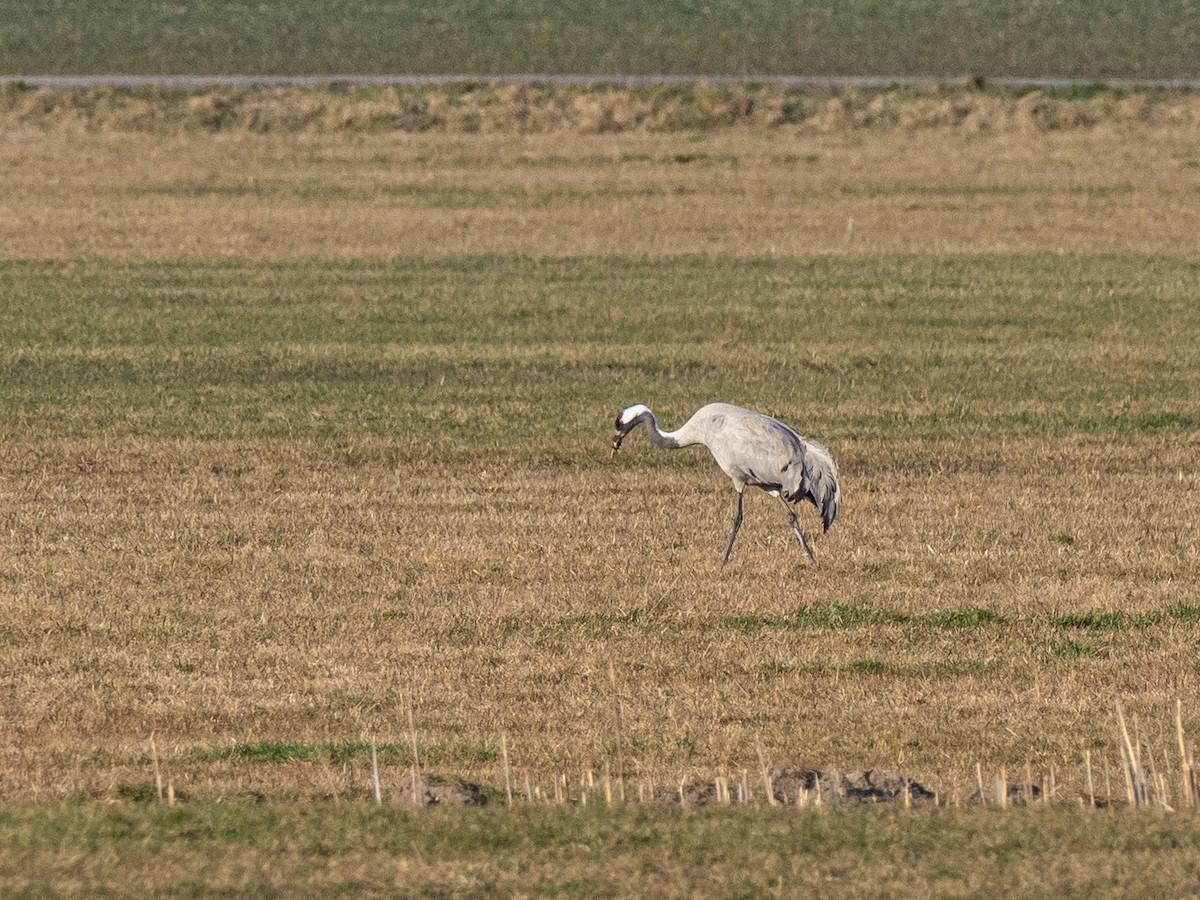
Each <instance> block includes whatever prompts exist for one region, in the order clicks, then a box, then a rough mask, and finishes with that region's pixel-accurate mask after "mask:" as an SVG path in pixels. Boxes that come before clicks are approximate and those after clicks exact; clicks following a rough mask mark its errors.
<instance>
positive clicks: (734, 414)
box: [612, 403, 842, 566]
mask: <svg viewBox="0 0 1200 900" xmlns="http://www.w3.org/2000/svg"><path fill="white" fill-rule="evenodd" d="M639 425H645V426H646V431H647V432H648V433H649V435H650V440H651V441H652V442H653V443H654V444H655V446H658V447H662V448H663V449H665V450H678V449H679V448H681V447H690V446H692V445H693V444H703V445H704V446H705V447H707V448H708V450H709V452H710V453H711V454H712V455H713V459H714V460H716V463H717V465H718V466H720V467H721V471H722V472H724V473H725V474H726V475H728V476H729V477H730V478H731V479H732V480H733V489H734V490H735V491H737V510H736V511H735V512H734V515H733V531H732V532H731V533H730V535H729V543H728V544H726V545H725V555H724V556H723V557H721V565H722V566H724V565H725V564H726V563H727V562H729V554H730V553H732V552H733V542H734V540H735V539H736V538H737V533H738V529H739V528H741V527H742V492H743V491H745V490H746V487H747V486H748V485H752V486H754V487H759V488H762V489H763V490H764V491H766V492H767V493H768V494H770V495H771V496H772V497H776V498H778V500H779V502H780V503H781V504H782V505H783V508H784V510H786V511H787V516H788V524H789V525H791V526H792V533H793V534H795V535H796V540H797V541H799V542H800V546H801V547H802V548H803V549H804V552H805V553H807V554H808V558H809V559H810V560H812V559H814V557H813V552H812V548H810V547H809V546H808V541H806V540H805V539H804V533H803V532H802V531H801V530H800V520H799V518H798V517H797V515H796V511H795V510H794V509H793V508H792V506H791V504H792V503H798V502H799V501H801V500H808V501H809V502H811V503H812V505H813V506H815V507H816V508H817V511H818V512H819V513H820V514H821V522H822V524H823V526H824V527H823V528H822V531H828V530H829V526H830V525H832V524H833V520H834V519H835V518H837V514H838V506H839V505H840V504H841V501H842V489H841V487H840V486H839V485H838V467H837V463H836V462H834V461H833V456H832V455H831V454H830V452H829V450H828V448H826V447H825V446H824V445H823V444H820V443H818V442H817V441H814V440H810V439H808V438H804V437H801V436H800V435H798V434H797V433H796V432H795V431H793V430H792V429H791V428H789V427H788V426H787V425H785V424H783V423H782V422H780V421H779V420H778V419H773V418H771V417H770V416H765V415H763V414H762V413H756V412H753V411H751V410H749V409H743V408H742V407H740V406H733V405H732V404H729V403H710V404H708V405H707V406H702V407H701V408H700V409H698V410H696V412H695V413H694V414H693V415H692V417H691V418H690V419H688V420H687V422H685V423H684V424H683V426H682V427H681V428H679V429H678V430H676V431H668V432H662V431H659V430H658V420H657V419H656V418H655V417H654V413H653V412H651V410H650V407H648V406H645V405H644V404H641V403H638V404H635V405H634V406H630V407H628V408H627V409H623V410H621V411H620V412H619V413H617V421H616V431H615V432H614V433H613V438H612V451H613V456H616V455H617V451H618V450H620V449H621V442H622V441H623V440H625V438H626V437H628V436H629V433H630V432H631V431H633V430H634V429H635V428H637V427H638V426H639Z"/></svg>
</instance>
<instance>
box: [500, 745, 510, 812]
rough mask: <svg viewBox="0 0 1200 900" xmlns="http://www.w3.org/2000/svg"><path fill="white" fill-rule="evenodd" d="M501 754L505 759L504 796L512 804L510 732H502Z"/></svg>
mask: <svg viewBox="0 0 1200 900" xmlns="http://www.w3.org/2000/svg"><path fill="white" fill-rule="evenodd" d="M500 756H501V757H502V758H503V759H504V797H505V800H506V802H507V804H508V805H509V806H512V773H511V769H510V768H509V765H508V734H507V733H506V732H503V731H502V732H500Z"/></svg>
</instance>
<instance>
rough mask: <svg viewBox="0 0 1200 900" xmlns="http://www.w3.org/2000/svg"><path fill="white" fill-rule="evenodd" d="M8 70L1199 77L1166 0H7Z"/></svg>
mask: <svg viewBox="0 0 1200 900" xmlns="http://www.w3.org/2000/svg"><path fill="white" fill-rule="evenodd" d="M0 21H3V22H4V28H3V29H2V30H0V61H2V65H3V68H4V69H5V70H6V71H8V72H11V73H20V74H42V73H66V74H87V73H109V72H124V73H130V74H169V73H213V74H219V73H249V74H257V73H280V74H322V73H331V72H398V73H428V72H462V73H483V74H489V73H500V72H581V73H599V74H604V73H613V72H624V73H631V74H633V73H659V72H661V73H670V74H693V75H696V74H706V73H731V74H796V75H805V74H808V75H831V74H840V75H876V74H890V75H954V74H960V73H964V72H980V73H984V74H988V75H1047V76H1060V77H1083V78H1099V77H1113V76H1126V77H1158V78H1170V77H1183V76H1195V75H1196V74H1197V70H1196V65H1197V56H1196V47H1197V44H1198V42H1200V7H1197V6H1196V5H1195V4H1193V3H1180V2H1170V0H1145V2H1140V3H1133V2H1111V3H1104V4H1095V3H1090V2H1087V0H1063V2H1056V3H1038V2H1035V0H964V2H956V3H951V2H945V0H941V2H931V3H906V2H901V0H862V2H855V3H838V2H832V0H782V2H776V0H747V2H736V3H735V2H728V0H703V2H702V0H679V2H674V0H652V2H648V3H604V4H586V3H555V2H551V0H504V2H499V3H495V2H482V0H459V2H454V3H440V4H433V3H428V2H412V0H399V2H394V0H393V2H389V0H355V2H352V3H339V4H328V3H321V2H318V0H287V2H285V0H266V2H260V3H252V4H233V3H226V2H214V3H192V4H186V3H155V2H151V0H133V2H125V3H105V4H96V3H89V2H86V0H64V2H59V3H54V4H33V3H21V2H14V0H4V2H0Z"/></svg>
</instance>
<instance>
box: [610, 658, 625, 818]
mask: <svg viewBox="0 0 1200 900" xmlns="http://www.w3.org/2000/svg"><path fill="white" fill-rule="evenodd" d="M608 681H609V684H611V685H612V692H613V715H614V719H615V720H616V725H617V797H618V799H620V801H621V803H624V802H625V741H624V738H623V728H622V724H621V695H620V693H619V692H618V691H617V673H616V670H615V669H614V668H613V664H612V660H611V659H610V660H609V661H608Z"/></svg>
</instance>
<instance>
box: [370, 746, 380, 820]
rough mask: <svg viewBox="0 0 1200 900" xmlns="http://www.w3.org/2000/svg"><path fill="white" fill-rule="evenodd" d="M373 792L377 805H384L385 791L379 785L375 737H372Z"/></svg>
mask: <svg viewBox="0 0 1200 900" xmlns="http://www.w3.org/2000/svg"><path fill="white" fill-rule="evenodd" d="M371 793H372V795H373V796H374V797H375V805H376V806H382V805H383V791H382V790H381V789H380V787H379V755H378V753H376V751H375V739H374V738H372V739H371Z"/></svg>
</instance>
